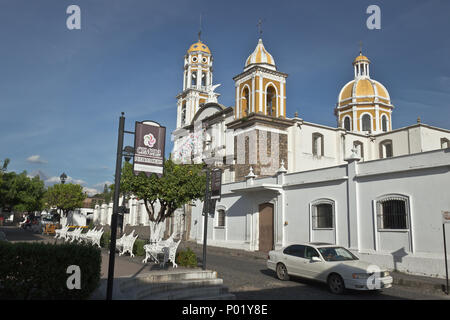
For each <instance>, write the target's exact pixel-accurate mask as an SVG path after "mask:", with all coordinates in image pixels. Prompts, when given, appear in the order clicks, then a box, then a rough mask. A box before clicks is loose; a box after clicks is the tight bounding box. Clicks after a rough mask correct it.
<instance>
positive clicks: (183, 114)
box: [181, 102, 186, 125]
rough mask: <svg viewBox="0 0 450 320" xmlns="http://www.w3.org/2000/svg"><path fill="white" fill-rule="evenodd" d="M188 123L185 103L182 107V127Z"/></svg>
mask: <svg viewBox="0 0 450 320" xmlns="http://www.w3.org/2000/svg"><path fill="white" fill-rule="evenodd" d="M185 123H186V102H183V106H182V107H181V125H184V124H185Z"/></svg>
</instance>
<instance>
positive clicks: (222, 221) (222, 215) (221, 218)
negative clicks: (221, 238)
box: [217, 209, 225, 228]
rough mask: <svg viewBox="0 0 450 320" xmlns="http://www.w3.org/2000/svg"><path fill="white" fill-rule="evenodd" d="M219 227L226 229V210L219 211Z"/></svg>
mask: <svg viewBox="0 0 450 320" xmlns="http://www.w3.org/2000/svg"><path fill="white" fill-rule="evenodd" d="M217 226H218V227H221V228H224V227H225V210H222V209H221V210H218V211H217Z"/></svg>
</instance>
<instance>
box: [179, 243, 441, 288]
mask: <svg viewBox="0 0 450 320" xmlns="http://www.w3.org/2000/svg"><path fill="white" fill-rule="evenodd" d="M187 247H189V248H191V249H192V250H194V251H196V252H202V250H203V245H202V244H198V243H196V242H193V241H183V242H181V243H180V249H186V248H187ZM207 253H214V254H219V255H231V256H241V257H247V258H249V259H260V260H264V261H265V260H267V253H264V252H258V251H256V252H252V251H245V250H239V249H228V248H221V247H213V246H208V247H207ZM199 258H201V256H199ZM391 276H392V278H393V281H394V284H396V285H399V286H405V287H414V288H422V289H424V290H431V291H439V292H440V293H442V285H445V284H446V280H445V279H442V278H433V277H426V276H418V275H412V274H407V273H403V272H399V271H391Z"/></svg>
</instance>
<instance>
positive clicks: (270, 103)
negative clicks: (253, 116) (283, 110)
mask: <svg viewBox="0 0 450 320" xmlns="http://www.w3.org/2000/svg"><path fill="white" fill-rule="evenodd" d="M276 96H277V95H276V92H275V89H274V88H273V87H272V86H269V87H268V88H267V91H266V106H267V111H266V114H267V115H268V116H276V105H277V103H276Z"/></svg>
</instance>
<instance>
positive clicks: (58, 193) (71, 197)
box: [45, 183, 86, 216]
mask: <svg viewBox="0 0 450 320" xmlns="http://www.w3.org/2000/svg"><path fill="white" fill-rule="evenodd" d="M84 199H86V194H85V193H84V192H83V187H82V186H80V185H79V184H73V183H65V184H55V185H53V186H51V187H48V189H47V193H46V197H45V201H46V203H47V206H48V207H56V208H57V209H59V210H61V211H62V212H63V214H64V216H67V213H69V211H71V210H74V209H76V208H81V207H82V206H83V201H84Z"/></svg>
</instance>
